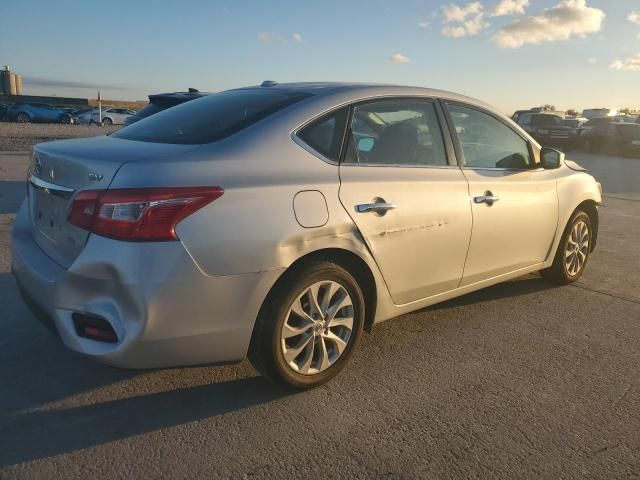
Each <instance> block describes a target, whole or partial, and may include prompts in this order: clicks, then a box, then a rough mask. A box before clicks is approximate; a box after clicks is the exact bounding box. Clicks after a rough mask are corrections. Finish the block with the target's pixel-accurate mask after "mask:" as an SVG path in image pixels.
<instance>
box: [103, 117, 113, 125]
mask: <svg viewBox="0 0 640 480" xmlns="http://www.w3.org/2000/svg"><path fill="white" fill-rule="evenodd" d="M111 125H113V121H112V120H111V119H110V118H109V117H107V118H103V119H102V126H103V127H109V126H111Z"/></svg>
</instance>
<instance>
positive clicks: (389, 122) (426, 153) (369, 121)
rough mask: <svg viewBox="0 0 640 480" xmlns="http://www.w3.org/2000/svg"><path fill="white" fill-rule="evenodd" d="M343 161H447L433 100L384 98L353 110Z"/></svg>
mask: <svg viewBox="0 0 640 480" xmlns="http://www.w3.org/2000/svg"><path fill="white" fill-rule="evenodd" d="M348 140H349V142H348V144H347V150H346V154H345V158H344V163H359V164H368V165H414V166H433V165H447V155H446V153H445V148H444V141H443V138H442V131H441V129H440V123H439V121H438V116H437V113H436V110H435V106H434V104H433V103H432V102H429V101H423V100H381V101H376V102H370V103H365V104H362V105H358V106H356V107H355V108H354V110H353V115H352V120H351V128H350V135H349V139H348Z"/></svg>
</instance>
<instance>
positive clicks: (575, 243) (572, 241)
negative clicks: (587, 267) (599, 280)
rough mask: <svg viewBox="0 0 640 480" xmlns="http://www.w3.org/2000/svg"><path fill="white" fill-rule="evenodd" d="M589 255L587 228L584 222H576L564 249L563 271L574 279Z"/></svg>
mask: <svg viewBox="0 0 640 480" xmlns="http://www.w3.org/2000/svg"><path fill="white" fill-rule="evenodd" d="M588 255H589V227H588V225H587V224H586V222H585V221H584V220H579V221H577V222H576V223H575V224H574V225H573V228H572V229H571V234H570V235H569V237H568V238H567V247H566V249H565V269H566V271H567V273H568V274H569V275H570V276H572V277H575V276H577V275H578V274H579V273H580V272H581V271H582V267H584V264H585V263H586V261H587V256H588Z"/></svg>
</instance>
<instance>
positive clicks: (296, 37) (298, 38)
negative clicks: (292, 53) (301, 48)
mask: <svg viewBox="0 0 640 480" xmlns="http://www.w3.org/2000/svg"><path fill="white" fill-rule="evenodd" d="M291 38H292V39H293V41H294V42H298V43H302V42H304V39H303V38H302V35H300V34H299V33H292V34H291Z"/></svg>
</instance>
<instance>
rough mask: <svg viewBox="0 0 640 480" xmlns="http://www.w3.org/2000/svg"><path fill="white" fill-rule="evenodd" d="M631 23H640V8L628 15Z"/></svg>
mask: <svg viewBox="0 0 640 480" xmlns="http://www.w3.org/2000/svg"><path fill="white" fill-rule="evenodd" d="M627 20H629V21H630V22H631V23H635V24H636V25H640V10H636V11H635V12H631V13H630V14H629V16H628V17H627Z"/></svg>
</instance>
